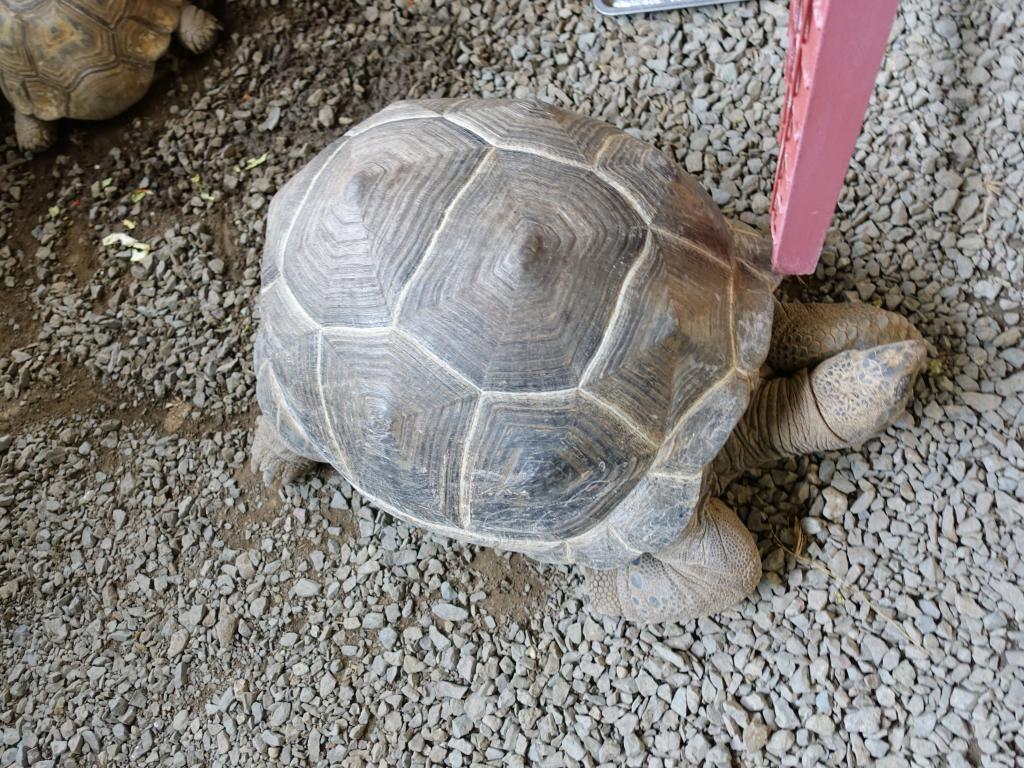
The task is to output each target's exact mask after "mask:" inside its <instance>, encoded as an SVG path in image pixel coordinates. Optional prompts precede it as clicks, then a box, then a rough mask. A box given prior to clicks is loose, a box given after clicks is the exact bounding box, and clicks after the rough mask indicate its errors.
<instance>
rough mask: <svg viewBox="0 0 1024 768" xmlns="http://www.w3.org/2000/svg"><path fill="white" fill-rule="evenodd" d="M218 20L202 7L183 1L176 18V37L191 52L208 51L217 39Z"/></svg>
mask: <svg viewBox="0 0 1024 768" xmlns="http://www.w3.org/2000/svg"><path fill="white" fill-rule="evenodd" d="M220 28H221V27H220V22H218V21H217V18H216V17H215V16H213V15H212V14H210V13H207V12H206V11H204V10H203V9H202V8H197V7H196V6H194V5H191V4H189V3H185V5H184V6H182V8H181V16H180V17H179V19H178V39H179V40H180V41H181V44H182V45H184V46H185V47H186V48H188V49H189V50H190V51H192V53H203V52H205V51H208V50H209V49H210V47H211V46H212V45H213V41H214V40H216V39H217V32H219V31H220Z"/></svg>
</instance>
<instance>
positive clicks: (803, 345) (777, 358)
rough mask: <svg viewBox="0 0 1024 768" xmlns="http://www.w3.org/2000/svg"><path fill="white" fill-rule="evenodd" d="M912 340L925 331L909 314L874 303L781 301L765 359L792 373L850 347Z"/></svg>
mask: <svg viewBox="0 0 1024 768" xmlns="http://www.w3.org/2000/svg"><path fill="white" fill-rule="evenodd" d="M912 340H917V341H920V340H921V334H920V333H918V331H917V329H916V328H915V327H914V326H913V325H911V323H910V321H909V320H907V319H906V318H905V317H903V316H902V315H897V314H896V313H895V312H887V311H886V310H884V309H879V308H878V307H874V306H872V305H870V304H789V303H781V302H778V301H776V302H775V317H774V319H773V320H772V340H771V346H770V348H769V350H768V359H767V360H766V361H765V362H766V364H767V365H768V367H769V368H770V369H771V370H772V371H773V372H774V373H793V372H795V371H798V370H799V369H801V368H812V367H814V366H815V365H817V364H818V363H820V362H821V361H822V360H825V359H826V358H829V357H832V355H835V354H838V353H839V352H844V351H846V350H850V349H868V348H870V347H878V346H881V345H883V344H892V343H893V342H896V341H912Z"/></svg>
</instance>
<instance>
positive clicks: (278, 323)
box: [253, 283, 337, 466]
mask: <svg viewBox="0 0 1024 768" xmlns="http://www.w3.org/2000/svg"><path fill="white" fill-rule="evenodd" d="M259 308H260V325H259V332H258V333H257V335H256V344H255V349H254V356H253V367H254V369H255V370H256V372H257V385H258V387H257V397H258V398H259V399H260V409H261V410H262V411H263V413H265V414H267V415H270V413H271V407H270V404H269V403H268V402H267V398H268V397H270V396H271V395H272V394H273V390H271V389H267V388H266V383H265V382H264V383H263V389H262V390H260V389H259V385H260V382H261V380H262V378H263V376H262V374H261V373H260V372H261V371H264V370H265V366H269V367H270V368H271V369H272V370H273V375H274V378H275V379H276V380H277V385H278V388H279V394H280V396H281V397H282V398H283V399H284V400H285V401H286V404H287V410H288V412H289V413H290V414H292V417H293V418H294V420H295V421H296V422H297V423H298V424H299V425H300V426H301V432H302V433H303V434H304V435H305V436H306V438H307V439H308V440H310V441H311V442H312V443H313V444H314V446H315V447H316V449H317V451H318V455H323V456H332V454H333V444H332V441H331V438H330V432H329V430H328V428H327V424H326V423H325V422H324V419H323V416H322V415H321V414H322V413H323V405H322V402H321V398H320V391H319V389H318V388H317V384H316V371H317V361H318V357H319V343H320V342H319V335H320V329H319V328H318V327H317V326H316V324H315V323H313V321H312V320H311V319H310V318H309V316H308V315H306V313H305V312H304V311H303V310H302V308H301V307H299V305H298V304H297V303H296V301H295V298H294V297H293V296H292V295H291V293H290V292H289V291H288V287H287V286H286V285H284V284H283V283H277V284H275V285H274V286H273V287H271V288H270V289H268V290H266V291H264V292H263V293H262V294H261V295H260V298H259ZM261 391H262V396H261ZM274 412H275V413H276V408H275V409H274ZM331 463H332V464H335V465H336V466H337V464H336V461H335V460H334V459H333V458H332V460H331Z"/></svg>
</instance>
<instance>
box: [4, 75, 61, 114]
mask: <svg viewBox="0 0 1024 768" xmlns="http://www.w3.org/2000/svg"><path fill="white" fill-rule="evenodd" d="M25 91H26V92H27V93H28V100H29V104H30V105H31V109H30V110H26V111H29V112H30V113H31V114H33V115H35V116H36V117H38V118H39V119H40V120H59V119H60V118H62V117H65V116H67V114H68V109H67V94H66V93H65V91H64V89H63V88H60V87H58V86H56V85H54V84H53V83H51V82H50V81H48V80H43V79H41V78H38V77H30V78H27V79H26V80H25ZM15 104H17V102H15Z"/></svg>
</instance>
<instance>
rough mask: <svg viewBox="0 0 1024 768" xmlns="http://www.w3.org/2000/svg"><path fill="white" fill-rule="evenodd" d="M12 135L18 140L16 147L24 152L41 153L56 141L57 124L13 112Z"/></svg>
mask: <svg viewBox="0 0 1024 768" xmlns="http://www.w3.org/2000/svg"><path fill="white" fill-rule="evenodd" d="M14 134H15V136H17V138H18V146H19V147H21V148H22V149H23V150H25V151H26V152H42V151H43V150H45V149H49V148H50V147H52V146H53V144H54V142H56V141H57V123H56V122H54V121H52V120H40V119H39V118H38V117H33V116H32V115H28V114H26V113H24V112H15V113H14Z"/></svg>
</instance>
